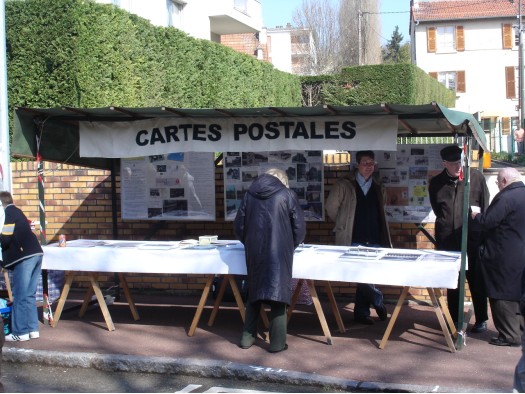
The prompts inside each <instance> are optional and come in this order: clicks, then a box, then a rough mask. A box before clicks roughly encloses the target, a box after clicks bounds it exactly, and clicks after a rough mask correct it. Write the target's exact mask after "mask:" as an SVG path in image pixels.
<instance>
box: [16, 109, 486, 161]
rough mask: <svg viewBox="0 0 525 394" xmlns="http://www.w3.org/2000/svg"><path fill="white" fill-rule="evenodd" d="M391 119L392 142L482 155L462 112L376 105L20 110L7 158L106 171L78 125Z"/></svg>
mask: <svg viewBox="0 0 525 394" xmlns="http://www.w3.org/2000/svg"><path fill="white" fill-rule="evenodd" d="M385 116H390V117H392V116H396V117H397V136H398V137H419V136H434V137H440V136H445V137H447V136H472V137H474V139H475V140H476V141H477V143H478V144H479V146H480V147H481V148H482V149H484V150H486V141H485V133H484V131H483V129H482V128H481V127H480V125H479V123H478V121H477V120H476V119H475V118H474V117H473V116H472V115H471V114H468V113H465V112H460V111H455V110H451V109H448V108H446V107H443V106H441V105H439V104H437V103H431V104H426V105H394V104H377V105H366V106H322V107H264V108H228V109H219V108H216V109H187V108H170V107H154V108H120V107H109V108H70V107H63V108H25V107H19V108H16V110H15V117H14V130H13V142H12V145H11V153H12V154H13V155H14V156H17V157H28V158H36V156H37V153H39V154H40V156H41V159H42V160H46V161H53V162H60V163H67V164H73V165H81V166H87V167H95V168H104V169H109V168H110V162H111V159H109V158H106V157H80V155H79V153H80V149H79V148H80V146H79V144H80V137H79V124H80V122H133V121H140V120H147V119H156V118H176V119H178V118H180V119H184V118H187V119H190V118H191V119H204V118H208V119H209V118H216V119H235V118H250V117H254V118H267V119H268V120H270V119H271V120H272V121H279V119H284V118H297V119H299V118H318V117H319V118H321V117H322V118H327V117H328V118H329V117H348V118H349V119H351V118H354V117H385Z"/></svg>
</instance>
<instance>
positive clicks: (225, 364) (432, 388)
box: [3, 294, 521, 392]
mask: <svg viewBox="0 0 525 394" xmlns="http://www.w3.org/2000/svg"><path fill="white" fill-rule="evenodd" d="M70 298H71V299H72V301H70V302H68V304H67V305H66V308H69V307H71V306H74V305H79V302H80V299H81V296H80V294H72V295H71V296H70ZM134 300H135V302H136V305H137V308H138V311H139V313H140V315H141V320H139V321H136V322H135V321H134V320H133V318H132V316H131V312H130V310H129V308H128V306H127V304H125V303H123V302H115V303H114V304H113V305H111V306H110V307H109V309H110V312H111V315H112V318H113V321H114V323H115V327H116V331H112V332H110V331H108V330H107V329H106V325H105V322H104V320H103V318H102V314H101V312H100V310H99V309H98V307H92V308H90V310H89V311H88V312H87V314H86V316H84V318H83V319H79V318H78V316H77V315H78V309H76V310H70V311H67V310H66V311H65V312H64V313H63V314H62V318H61V320H60V322H59V324H58V326H57V327H56V328H52V327H50V326H47V325H42V326H41V330H40V339H36V340H30V341H27V342H6V344H5V346H4V349H3V360H4V362H38V363H45V364H49V365H60V366H71V367H74V366H77V367H78V366H82V367H94V368H99V369H105V370H134V371H141V372H161V373H164V372H166V373H167V372H172V373H184V374H197V375H200V376H215V377H218V376H227V377H237V378H240V379H255V378H258V379H261V378H262V379H266V380H268V381H273V382H281V383H291V384H294V383H297V384H301V383H305V384H319V385H320V387H323V386H325V387H337V388H346V389H348V390H352V391H355V390H371V391H381V390H389V391H396V392H400V391H411V392H511V391H512V377H513V372H514V367H515V365H516V363H517V361H518V359H519V357H520V356H521V349H520V348H509V347H496V346H492V345H489V344H488V340H489V339H490V337H491V336H495V335H496V331H495V329H494V326H493V325H492V323H491V322H489V330H488V331H487V332H485V333H482V334H471V335H469V337H468V338H467V340H466V346H465V347H464V348H463V349H462V350H461V351H458V352H456V353H451V352H450V350H449V349H448V347H447V344H446V342H445V339H444V337H443V335H442V333H441V330H440V327H439V323H438V320H437V318H436V315H435V313H434V310H433V309H432V308H431V307H429V306H422V305H416V304H410V305H406V306H404V307H403V309H402V310H401V313H400V315H399V317H398V320H397V322H396V325H395V327H394V329H393V331H392V334H391V336H390V339H389V341H388V344H387V345H386V347H385V349H382V350H381V349H379V348H378V344H379V341H380V340H381V338H382V336H383V333H384V331H385V329H386V325H387V322H379V321H376V324H374V325H373V326H365V325H360V324H355V323H354V322H353V309H352V308H353V304H352V303H349V304H346V303H345V302H344V301H343V300H338V302H339V307H340V311H341V315H342V318H343V321H344V323H345V326H346V329H347V330H346V332H345V333H344V334H341V333H339V332H338V331H337V325H336V322H335V319H334V317H333V315H332V314H331V311H330V308H329V305H328V303H327V302H323V309H324V311H325V314H326V318H327V321H328V324H329V326H330V329H331V331H332V338H333V345H327V344H326V341H325V338H324V336H323V333H322V330H321V326H320V324H319V321H318V319H317V316H316V314H315V311H314V308H313V306H300V307H299V309H298V310H297V311H294V314H293V316H292V319H291V321H290V324H289V327H288V333H289V335H288V345H289V349H288V350H287V351H284V352H281V353H276V354H271V353H268V352H267V350H266V349H267V343H265V342H264V341H263V340H259V341H257V342H256V344H255V345H254V346H253V347H252V348H250V349H248V350H241V349H240V348H239V347H238V346H237V343H238V341H239V338H240V333H241V329H242V320H241V317H240V314H239V312H238V310H237V308H236V307H235V306H234V304H232V303H224V304H223V307H222V308H221V310H220V311H219V313H218V315H217V319H216V321H215V324H214V325H213V327H209V326H208V324H207V323H208V318H209V316H210V313H211V308H212V301H213V300H211V298H210V300H208V306H207V308H206V309H205V311H204V313H203V315H202V317H201V321H200V323H199V326H198V328H197V331H196V332H195V335H194V336H193V337H188V336H187V332H188V329H189V327H190V324H191V321H192V319H193V314H194V312H195V308H196V305H197V303H198V299H197V298H196V297H179V296H151V295H148V296H144V295H135V296H134ZM387 308H388V311H389V314H390V313H391V312H392V311H393V308H394V305H387ZM373 317H374V318H376V316H375V313H374V312H373Z"/></svg>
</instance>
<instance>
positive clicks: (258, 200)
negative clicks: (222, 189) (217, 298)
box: [235, 169, 306, 353]
mask: <svg viewBox="0 0 525 394" xmlns="http://www.w3.org/2000/svg"><path fill="white" fill-rule="evenodd" d="M305 234H306V225H305V221H304V214H303V210H302V208H301V206H300V205H299V201H298V199H297V196H296V194H295V192H294V191H292V190H290V189H288V177H287V176H286V173H285V172H284V171H282V170H280V169H270V170H268V171H267V172H266V173H265V174H263V175H261V176H259V177H258V178H257V179H256V180H255V181H254V182H253V183H252V185H251V186H250V189H249V190H248V192H247V193H246V194H245V196H244V198H243V200H242V203H241V206H240V207H239V210H238V212H237V216H236V217H235V235H236V236H237V238H238V239H239V240H240V241H241V242H242V243H243V245H244V249H245V255H246V267H247V271H248V302H247V305H246V319H245V323H244V329H243V333H242V338H241V344H240V347H241V348H243V349H248V348H249V347H250V346H252V345H253V343H254V342H255V339H256V337H257V323H258V320H259V313H260V309H261V305H262V303H265V304H268V305H270V307H271V312H270V348H269V352H271V353H276V352H280V351H282V350H286V349H287V348H288V346H287V344H286V321H287V314H286V307H287V305H289V304H290V302H291V298H292V288H291V280H292V265H293V255H294V251H295V248H296V247H297V246H299V244H300V243H301V242H303V240H304V236H305Z"/></svg>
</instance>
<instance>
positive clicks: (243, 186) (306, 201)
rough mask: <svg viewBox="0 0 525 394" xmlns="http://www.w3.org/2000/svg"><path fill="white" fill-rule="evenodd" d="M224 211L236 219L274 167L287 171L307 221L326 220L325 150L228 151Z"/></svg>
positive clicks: (226, 155) (228, 217)
mask: <svg viewBox="0 0 525 394" xmlns="http://www.w3.org/2000/svg"><path fill="white" fill-rule="evenodd" d="M223 168H224V205H225V207H224V212H225V219H226V220H234V219H235V215H236V214H237V209H238V208H239V206H240V205H241V201H242V198H243V196H244V194H245V193H246V192H247V190H248V189H249V188H250V185H251V184H252V182H253V181H254V180H255V179H256V178H257V177H258V176H259V175H261V174H264V173H265V172H266V171H267V170H269V169H270V168H279V169H281V170H284V171H286V174H287V175H288V181H289V185H290V189H292V190H294V191H295V192H296V193H297V197H298V198H299V202H300V204H301V206H302V207H303V209H304V214H305V219H306V220H307V221H324V173H323V151H304V150H293V151H291V150H290V151H288V150H287V151H267V152H226V153H225V154H224V166H223Z"/></svg>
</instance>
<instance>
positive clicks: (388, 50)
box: [381, 26, 410, 63]
mask: <svg viewBox="0 0 525 394" xmlns="http://www.w3.org/2000/svg"><path fill="white" fill-rule="evenodd" d="M402 42H403V34H401V33H400V32H399V26H396V28H395V30H394V32H393V33H392V36H391V38H390V40H389V41H388V42H387V44H386V46H385V47H383V48H382V50H381V52H382V54H383V62H384V63H410V44H408V43H405V44H403V45H402V44H401V43H402Z"/></svg>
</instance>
